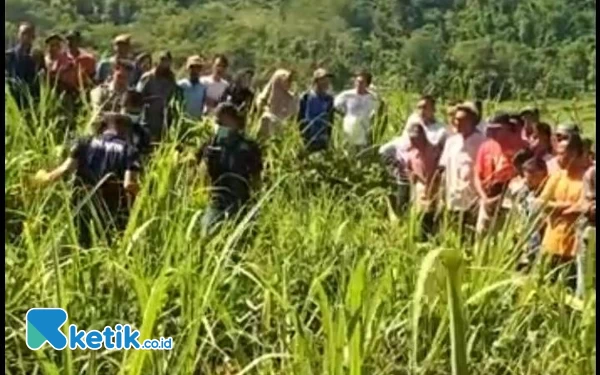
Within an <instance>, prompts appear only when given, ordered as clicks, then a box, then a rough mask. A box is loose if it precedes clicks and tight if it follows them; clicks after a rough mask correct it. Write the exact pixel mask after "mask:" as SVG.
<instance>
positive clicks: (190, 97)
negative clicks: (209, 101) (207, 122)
mask: <svg viewBox="0 0 600 375" xmlns="http://www.w3.org/2000/svg"><path fill="white" fill-rule="evenodd" d="M186 68H187V70H188V78H184V79H181V80H179V82H177V85H178V86H179V89H180V90H181V93H182V95H183V110H184V114H185V115H186V116H187V117H189V118H190V119H191V120H200V119H201V118H202V115H203V113H204V104H205V103H204V102H205V100H206V86H204V85H203V84H202V83H200V72H201V71H202V59H201V58H200V56H197V55H196V56H190V57H189V58H188V59H187V63H186Z"/></svg>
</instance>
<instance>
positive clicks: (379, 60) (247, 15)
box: [5, 0, 596, 98]
mask: <svg viewBox="0 0 600 375" xmlns="http://www.w3.org/2000/svg"><path fill="white" fill-rule="evenodd" d="M5 11H6V16H5V32H6V35H7V36H6V38H8V39H5V44H6V43H8V42H9V39H10V38H11V37H13V35H14V34H15V30H16V24H17V23H18V22H19V21H22V20H30V21H33V22H35V23H36V24H37V25H38V26H39V28H40V29H41V31H42V32H44V33H46V32H48V31H50V30H52V31H63V30H66V29H69V28H72V27H78V28H80V29H82V30H83V31H84V32H85V33H84V34H85V35H86V36H87V37H88V42H89V44H90V45H91V46H92V47H93V48H94V49H95V50H96V51H100V52H102V51H107V49H108V48H109V46H110V42H111V39H112V38H113V37H114V36H115V35H116V34H117V33H118V32H123V31H127V32H131V33H132V34H133V35H134V39H135V41H136V42H137V43H138V44H139V48H140V50H141V49H144V50H150V51H153V52H157V51H159V50H162V49H169V50H171V51H172V52H173V53H174V55H175V56H176V57H177V58H178V59H179V61H183V58H184V57H185V56H187V55H191V54H201V55H205V56H210V55H212V54H214V53H216V52H226V53H227V54H229V55H231V56H232V57H233V59H234V65H235V67H242V66H244V67H245V66H254V67H256V68H257V69H259V70H260V71H262V72H263V73H264V74H266V71H272V70H273V68H274V67H275V66H279V65H285V66H289V67H292V68H295V69H297V71H298V72H299V73H300V75H301V76H303V77H304V78H306V75H307V74H308V73H309V72H310V71H311V68H313V67H315V66H316V65H319V64H324V65H326V66H328V67H329V68H330V70H331V71H333V72H335V73H336V74H337V86H338V87H339V86H341V85H344V84H346V83H347V81H346V80H347V79H348V77H349V74H350V72H351V71H353V70H354V69H356V68H357V67H361V66H362V67H368V68H370V69H372V70H373V72H374V73H375V74H376V77H377V79H376V82H375V83H376V85H378V86H379V87H386V88H390V89H394V90H402V91H412V92H421V91H429V92H433V93H436V94H438V95H442V96H445V97H456V96H465V95H466V94H467V93H470V94H473V95H470V96H478V97H490V96H491V97H501V98H506V97H513V98H514V97H527V98H547V97H561V98H572V97H574V96H579V95H580V94H581V93H582V92H593V91H594V90H595V77H596V38H595V35H596V3H595V1H593V0H411V1H400V0H393V1H391V0H327V1H315V0H293V1H292V0H56V1H55V0H53V1H47V0H7V1H6V2H5Z"/></svg>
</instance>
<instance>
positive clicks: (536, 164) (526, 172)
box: [523, 157, 548, 191]
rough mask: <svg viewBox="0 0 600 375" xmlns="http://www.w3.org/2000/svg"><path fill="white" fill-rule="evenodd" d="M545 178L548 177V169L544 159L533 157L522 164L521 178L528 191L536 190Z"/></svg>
mask: <svg viewBox="0 0 600 375" xmlns="http://www.w3.org/2000/svg"><path fill="white" fill-rule="evenodd" d="M546 177H548V167H547V165H546V162H545V161H544V159H541V158H536V157H533V158H530V159H529V160H527V161H525V163H523V178H524V179H525V184H526V185H527V188H529V189H530V190H532V191H536V190H538V189H539V188H540V186H542V184H543V183H544V181H545V180H546Z"/></svg>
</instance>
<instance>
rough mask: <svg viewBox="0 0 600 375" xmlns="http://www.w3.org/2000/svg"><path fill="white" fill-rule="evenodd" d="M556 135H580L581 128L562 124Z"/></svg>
mask: <svg viewBox="0 0 600 375" xmlns="http://www.w3.org/2000/svg"><path fill="white" fill-rule="evenodd" d="M555 133H556V134H564V135H570V134H573V133H579V127H578V126H577V125H576V124H573V123H562V124H559V125H558V126H557V127H556V131H555Z"/></svg>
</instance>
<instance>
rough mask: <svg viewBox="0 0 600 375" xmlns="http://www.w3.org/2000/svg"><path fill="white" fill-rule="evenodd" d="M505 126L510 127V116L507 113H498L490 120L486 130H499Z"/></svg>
mask: <svg viewBox="0 0 600 375" xmlns="http://www.w3.org/2000/svg"><path fill="white" fill-rule="evenodd" d="M503 125H510V114H508V113H506V112H496V113H495V114H494V115H493V116H492V117H490V118H489V119H488V121H487V126H486V129H498V128H501V127H502V126H503Z"/></svg>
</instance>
